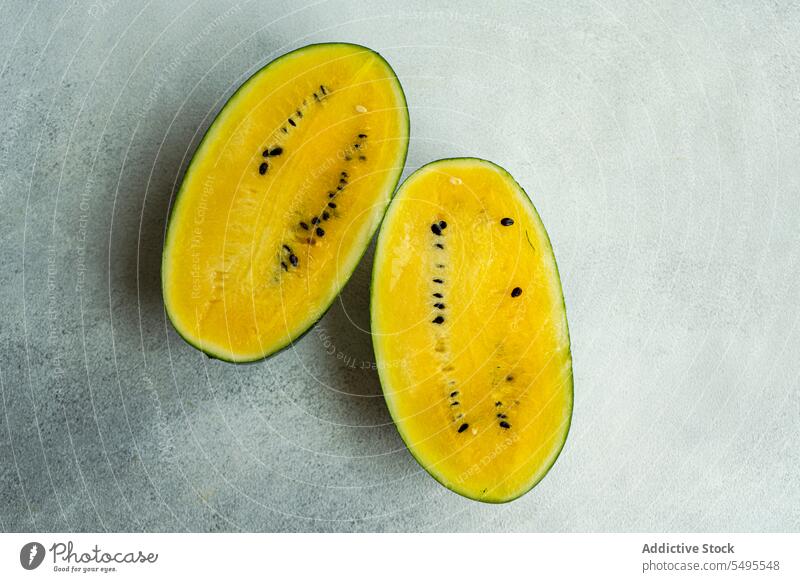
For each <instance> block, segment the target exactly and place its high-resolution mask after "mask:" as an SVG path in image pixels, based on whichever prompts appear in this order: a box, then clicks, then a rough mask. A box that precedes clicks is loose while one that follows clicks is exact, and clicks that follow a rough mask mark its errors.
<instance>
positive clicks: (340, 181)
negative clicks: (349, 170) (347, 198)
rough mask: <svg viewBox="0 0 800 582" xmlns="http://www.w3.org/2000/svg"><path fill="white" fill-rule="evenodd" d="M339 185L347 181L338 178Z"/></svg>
mask: <svg viewBox="0 0 800 582" xmlns="http://www.w3.org/2000/svg"><path fill="white" fill-rule="evenodd" d="M339 184H347V180H345V179H344V178H339Z"/></svg>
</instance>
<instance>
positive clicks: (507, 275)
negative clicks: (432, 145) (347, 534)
mask: <svg viewBox="0 0 800 582" xmlns="http://www.w3.org/2000/svg"><path fill="white" fill-rule="evenodd" d="M504 217H509V218H513V220H514V224H513V225H512V226H502V225H501V224H500V220H501V219H502V218H504ZM440 220H444V221H445V222H446V223H447V226H446V228H445V229H444V230H442V235H441V236H437V235H436V234H434V233H433V232H432V231H431V225H432V224H433V223H435V222H438V221H440ZM436 243H440V244H442V245H443V246H444V247H445V248H444V249H439V248H437V247H436V246H435V244H436ZM438 265H443V267H438ZM435 278H439V279H441V280H443V281H444V282H443V283H442V284H438V283H435V282H434V281H433V279H435ZM515 287H520V288H521V289H522V294H521V295H520V296H518V297H516V298H514V297H512V296H511V292H512V290H513V289H514V288H515ZM433 293H441V294H442V295H443V297H442V298H441V299H440V298H436V297H434V296H433ZM372 301H373V303H372V305H373V307H372V332H373V334H374V342H375V350H376V357H377V360H378V362H379V370H380V374H381V380H382V384H383V388H384V393H385V395H386V399H387V402H388V405H389V409H390V411H391V413H392V417H393V418H394V420H395V422H396V424H397V426H398V429H399V430H400V433H401V435H402V436H403V439H404V440H405V442H406V444H407V445H408V446H409V449H410V450H411V452H412V454H413V455H414V456H415V457H416V458H417V459H418V460H419V461H420V463H421V464H422V465H423V466H424V467H425V468H426V469H427V470H428V471H429V472H430V473H431V474H432V475H433V476H434V477H436V478H437V479H438V480H439V481H440V482H441V483H443V484H444V485H445V486H447V487H449V488H451V489H453V490H454V491H456V492H458V493H461V494H463V495H466V496H468V497H471V498H474V499H479V500H483V501H491V502H502V501H508V500H510V499H514V498H516V497H518V496H519V495H521V494H522V493H524V492H526V491H527V490H528V489H530V488H531V487H532V486H533V485H535V484H536V483H537V482H538V481H539V480H540V479H541V478H542V477H543V476H544V474H545V473H546V472H547V470H548V469H549V468H550V466H551V465H552V464H553V462H554V461H555V459H556V457H557V456H558V453H559V452H560V450H561V447H562V445H563V443H564V440H565V439H566V434H567V431H568V429H569V423H570V418H571V411H572V361H571V357H570V351H569V336H568V331H567V322H566V314H565V311H564V305H563V300H562V294H561V283H560V280H559V277H558V272H557V268H556V265H555V260H554V258H553V255H552V250H551V247H550V243H549V241H548V238H547V234H546V232H545V230H544V227H543V226H542V223H541V221H540V220H539V217H538V215H537V214H536V212H535V210H534V209H533V206H532V205H531V204H530V202H529V201H528V199H527V196H526V195H525V193H524V192H523V191H522V190H521V189H520V188H519V186H518V185H517V184H516V182H514V181H513V179H512V178H511V177H510V176H509V175H508V174H506V173H505V172H504V171H503V170H502V169H501V168H499V167H497V166H495V165H493V164H490V163H488V162H484V161H482V160H475V159H459V160H443V161H440V162H436V163H434V164H431V165H429V166H426V167H425V168H423V169H422V170H420V171H418V172H417V173H416V174H414V175H413V176H412V177H410V178H409V179H408V180H407V181H406V182H405V184H403V186H402V188H401V189H400V190H399V191H398V194H397V196H396V197H395V200H394V201H393V203H392V205H391V206H390V209H389V212H388V213H387V216H386V221H385V223H384V226H383V227H382V229H381V234H380V238H379V242H378V249H377V252H376V260H375V272H374V274H373V299H372ZM437 302H440V303H443V304H444V305H445V308H444V309H443V310H442V309H438V308H437V307H434V304H435V303H437ZM437 316H442V317H443V318H444V322H443V323H441V324H436V323H433V320H434V319H435V318H436V317H437ZM456 391H457V392H458V394H457V395H455V396H453V397H451V393H452V392H456ZM454 402H458V404H457V405H453V403H454ZM498 402H501V403H502V404H501V405H497V404H496V403H498ZM459 414H461V415H463V416H462V417H457V415H459ZM498 414H505V415H506V417H505V418H504V419H503V418H498V416H497V415H498ZM501 421H505V422H507V423H508V424H509V425H510V428H502V427H501V426H500V424H499V423H500V422H501ZM462 424H468V428H466V429H465V430H464V431H463V432H460V433H459V432H458V429H459V427H461V425H462Z"/></svg>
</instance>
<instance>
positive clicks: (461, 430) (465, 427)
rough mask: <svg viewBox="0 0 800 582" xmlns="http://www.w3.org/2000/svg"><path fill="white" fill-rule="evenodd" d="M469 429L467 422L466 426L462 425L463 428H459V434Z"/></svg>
mask: <svg viewBox="0 0 800 582" xmlns="http://www.w3.org/2000/svg"><path fill="white" fill-rule="evenodd" d="M468 428H469V425H468V424H467V423H466V422H465V423H464V424H462V425H461V426H459V427H458V432H464V431H465V430H467V429H468Z"/></svg>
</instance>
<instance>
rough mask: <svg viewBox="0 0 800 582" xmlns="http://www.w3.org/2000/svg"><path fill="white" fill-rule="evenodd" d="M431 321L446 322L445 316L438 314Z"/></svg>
mask: <svg viewBox="0 0 800 582" xmlns="http://www.w3.org/2000/svg"><path fill="white" fill-rule="evenodd" d="M431 323H444V317H442V316H441V315H437V316H436V318H434V320H433V321H432V322H431Z"/></svg>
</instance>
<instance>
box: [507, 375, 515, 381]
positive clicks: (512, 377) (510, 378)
mask: <svg viewBox="0 0 800 582" xmlns="http://www.w3.org/2000/svg"><path fill="white" fill-rule="evenodd" d="M513 379H514V376H512V375H511V374H509V375H508V376H506V382H511V381H512V380H513Z"/></svg>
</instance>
